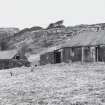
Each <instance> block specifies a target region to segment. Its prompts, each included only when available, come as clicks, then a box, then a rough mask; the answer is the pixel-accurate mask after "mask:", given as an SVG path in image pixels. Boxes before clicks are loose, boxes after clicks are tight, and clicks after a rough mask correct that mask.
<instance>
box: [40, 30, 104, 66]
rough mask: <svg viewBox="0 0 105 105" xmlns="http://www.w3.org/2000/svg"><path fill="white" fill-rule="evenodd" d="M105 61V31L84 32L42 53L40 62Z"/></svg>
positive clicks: (42, 63)
mask: <svg viewBox="0 0 105 105" xmlns="http://www.w3.org/2000/svg"><path fill="white" fill-rule="evenodd" d="M76 61H81V62H99V61H101V62H102V61H105V31H104V30H103V31H98V32H90V31H89V32H83V33H79V34H78V35H76V36H73V37H71V39H70V40H67V42H66V43H63V44H61V45H59V46H57V47H55V48H53V47H52V48H48V49H47V50H46V51H44V52H43V53H42V54H40V64H41V65H44V64H48V63H51V64H56V63H61V62H76Z"/></svg>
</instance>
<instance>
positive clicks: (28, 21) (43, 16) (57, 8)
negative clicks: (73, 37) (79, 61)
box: [0, 0, 105, 29]
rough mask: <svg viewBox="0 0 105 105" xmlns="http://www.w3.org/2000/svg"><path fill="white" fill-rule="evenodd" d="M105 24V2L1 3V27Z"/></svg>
mask: <svg viewBox="0 0 105 105" xmlns="http://www.w3.org/2000/svg"><path fill="white" fill-rule="evenodd" d="M62 19H63V20H64V24H65V25H66V26H71V25H76V24H91V23H103V22H104V23H105V0H0V27H19V28H21V29H22V28H25V27H32V26H42V27H47V25H48V24H49V23H51V22H55V21H57V20H62Z"/></svg>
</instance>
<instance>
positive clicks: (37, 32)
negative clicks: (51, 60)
mask: <svg viewBox="0 0 105 105" xmlns="http://www.w3.org/2000/svg"><path fill="white" fill-rule="evenodd" d="M104 29H105V23H100V24H92V25H76V26H69V27H67V26H64V25H63V21H62V20H61V21H57V22H55V23H51V24H49V25H48V27H47V28H42V27H39V26H35V27H31V28H25V29H23V30H21V31H19V32H18V33H15V34H14V35H12V36H9V37H7V38H6V40H5V42H6V45H7V47H6V49H5V50H8V49H13V48H16V47H21V46H24V45H25V46H27V50H26V51H28V52H30V53H38V52H40V51H43V50H44V49H46V48H48V47H51V46H56V45H59V44H62V43H64V42H65V41H67V40H68V39H69V38H70V37H71V36H74V35H78V33H81V32H84V31H99V30H104Z"/></svg>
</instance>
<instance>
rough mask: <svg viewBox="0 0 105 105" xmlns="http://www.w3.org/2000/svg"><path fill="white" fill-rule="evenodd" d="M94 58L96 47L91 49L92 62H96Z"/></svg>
mask: <svg viewBox="0 0 105 105" xmlns="http://www.w3.org/2000/svg"><path fill="white" fill-rule="evenodd" d="M96 56H97V53H96V47H91V58H92V61H93V62H96Z"/></svg>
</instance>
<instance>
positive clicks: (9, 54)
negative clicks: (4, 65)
mask: <svg viewBox="0 0 105 105" xmlns="http://www.w3.org/2000/svg"><path fill="white" fill-rule="evenodd" d="M16 54H17V50H8V51H0V59H11V58H13V57H14V56H15V55H16Z"/></svg>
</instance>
